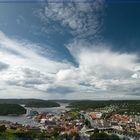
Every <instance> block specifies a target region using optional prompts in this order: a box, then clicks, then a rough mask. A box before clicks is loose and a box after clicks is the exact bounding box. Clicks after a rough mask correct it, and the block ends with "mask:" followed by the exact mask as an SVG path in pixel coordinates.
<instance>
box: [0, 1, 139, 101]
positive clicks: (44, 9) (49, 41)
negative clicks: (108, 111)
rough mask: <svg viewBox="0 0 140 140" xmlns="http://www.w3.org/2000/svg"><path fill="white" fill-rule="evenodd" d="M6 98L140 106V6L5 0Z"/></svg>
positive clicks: (0, 91)
mask: <svg viewBox="0 0 140 140" xmlns="http://www.w3.org/2000/svg"><path fill="white" fill-rule="evenodd" d="M0 98H38V99H91V100H113V99H114V100H116V99H121V100H122V99H140V1H139V0H59V1H58V0H30V1H28V0H0Z"/></svg>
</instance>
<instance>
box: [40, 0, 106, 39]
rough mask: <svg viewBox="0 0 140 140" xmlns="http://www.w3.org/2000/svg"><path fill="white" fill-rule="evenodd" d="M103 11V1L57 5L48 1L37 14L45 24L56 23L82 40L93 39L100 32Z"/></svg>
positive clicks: (84, 1)
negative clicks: (85, 38)
mask: <svg viewBox="0 0 140 140" xmlns="http://www.w3.org/2000/svg"><path fill="white" fill-rule="evenodd" d="M103 11H104V0H94V1H93V2H91V1H88V0H83V1H81V2H77V1H72V2H59V3H58V2H56V3H55V2H52V0H49V1H47V4H46V5H45V8H44V10H43V11H42V10H39V11H38V14H39V16H40V17H41V19H42V20H43V21H45V23H47V22H48V21H50V19H51V20H52V21H57V22H58V23H60V24H61V25H62V26H64V27H66V28H69V29H70V32H71V33H72V34H73V35H76V37H78V38H82V37H89V36H92V37H93V36H94V35H95V34H96V33H97V32H98V31H99V30H100V27H101V26H102V15H103ZM46 28H47V27H46Z"/></svg>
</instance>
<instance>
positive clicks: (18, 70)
mask: <svg viewBox="0 0 140 140" xmlns="http://www.w3.org/2000/svg"><path fill="white" fill-rule="evenodd" d="M34 46H37V45H36V44H33V43H30V42H27V41H17V40H15V39H10V38H9V37H7V36H6V35H4V34H3V33H2V32H1V33H0V59H1V62H0V77H1V80H0V89H1V93H2V96H5V94H6V96H9V97H16V94H17V97H39V95H40V98H44V97H46V98H51V99H52V98H71V99H72V98H74V97H75V96H76V97H75V99H76V98H77V99H79V98H82V99H87V98H88V99H89V98H90V99H98V98H100V99H103V98H104V99H107V98H109V99H112V98H122V97H123V98H131V96H132V95H134V96H135V97H137V96H139V93H138V92H139V85H140V74H139V69H140V63H139V61H138V56H137V55H135V54H127V53H117V52H112V51H111V50H110V49H107V47H106V46H103V45H101V46H96V45H93V44H90V43H86V42H84V41H74V42H72V43H70V44H69V45H66V47H67V48H68V50H69V52H70V54H71V55H72V56H73V58H74V59H75V61H76V63H77V66H75V65H72V63H69V62H57V61H56V60H51V59H49V58H48V56H46V57H45V56H41V55H40V51H41V50H40V49H39V48H40V46H37V47H34ZM35 48H37V50H36V49H35ZM103 48H104V49H103ZM105 48H106V49H105ZM7 92H8V93H7ZM28 92H29V93H28ZM22 94H23V95H22Z"/></svg>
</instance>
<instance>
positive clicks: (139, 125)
mask: <svg viewBox="0 0 140 140" xmlns="http://www.w3.org/2000/svg"><path fill="white" fill-rule="evenodd" d="M117 109H118V107H117V106H116V105H109V106H106V107H100V108H95V109H92V108H90V109H87V110H79V109H69V110H67V109H64V110H62V111H61V112H59V113H53V112H37V111H34V110H33V109H29V110H28V111H27V113H26V117H29V118H31V119H32V120H33V121H35V122H36V123H37V125H36V126H31V125H28V124H24V125H23V124H18V123H16V122H15V123H13V122H7V121H0V132H2V131H5V132H7V131H8V132H10V133H12V134H14V136H15V137H17V138H23V137H24V138H28V139H29V140H30V139H35V138H36V139H41V140H42V139H44V140H46V139H47V140H49V139H50V140H52V139H54V140H57V139H58V140H59V139H60V140H61V139H62V140H63V139H65V140H92V139H118V140H121V139H122V140H123V139H126V140H129V139H130V140H139V138H140V113H139V112H137V113H135V112H129V114H128V112H124V113H123V114H122V113H112V112H114V111H115V110H117Z"/></svg>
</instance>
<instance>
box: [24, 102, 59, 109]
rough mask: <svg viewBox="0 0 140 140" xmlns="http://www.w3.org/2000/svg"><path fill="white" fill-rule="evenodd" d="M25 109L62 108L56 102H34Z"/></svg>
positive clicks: (29, 103) (27, 104)
mask: <svg viewBox="0 0 140 140" xmlns="http://www.w3.org/2000/svg"><path fill="white" fill-rule="evenodd" d="M25 107H36V108H47V107H60V104H58V103H56V102H54V101H45V100H42V101H32V102H28V103H26V105H25Z"/></svg>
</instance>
